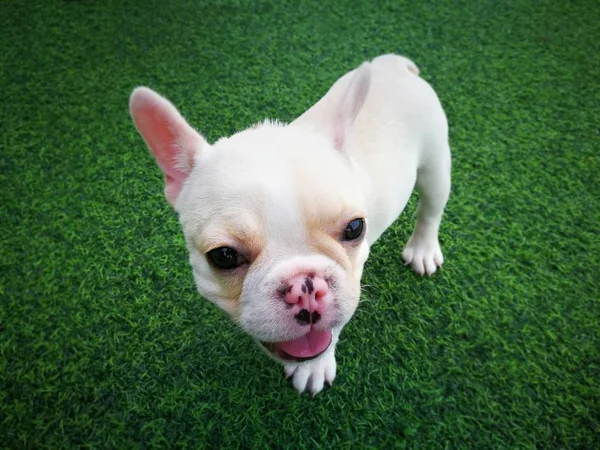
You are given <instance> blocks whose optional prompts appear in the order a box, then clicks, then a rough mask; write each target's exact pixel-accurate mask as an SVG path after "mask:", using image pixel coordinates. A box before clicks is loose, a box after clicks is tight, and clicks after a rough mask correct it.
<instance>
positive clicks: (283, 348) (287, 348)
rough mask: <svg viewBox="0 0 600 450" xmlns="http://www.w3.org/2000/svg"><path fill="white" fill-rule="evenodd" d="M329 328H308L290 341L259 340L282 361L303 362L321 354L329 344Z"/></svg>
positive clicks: (330, 337)
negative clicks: (303, 333)
mask: <svg viewBox="0 0 600 450" xmlns="http://www.w3.org/2000/svg"><path fill="white" fill-rule="evenodd" d="M331 340H332V336H331V330H324V331H318V330H310V331H309V332H308V333H306V334H305V335H304V336H301V337H299V338H297V339H292V340H291V341H282V342H261V344H262V345H263V347H265V348H266V349H267V350H269V351H270V352H271V353H272V354H273V355H274V356H276V357H277V358H279V359H281V360H283V361H295V362H303V361H309V360H311V359H314V358H316V357H317V356H319V355H321V354H322V353H323V352H324V351H325V350H327V349H328V348H329V346H330V345H331Z"/></svg>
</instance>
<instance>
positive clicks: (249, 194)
mask: <svg viewBox="0 0 600 450" xmlns="http://www.w3.org/2000/svg"><path fill="white" fill-rule="evenodd" d="M129 105H130V111H131V115H132V117H133V121H134V122H135V125H136V127H137V129H138V131H139V132H140V134H141V135H142V137H143V138H144V140H145V141H146V144H147V145H148V147H149V148H150V150H151V152H152V153H153V154H154V157H155V158H156V162H157V164H158V166H159V167H160V169H161V170H162V171H163V173H164V176H165V194H166V197H167V200H168V202H169V203H170V204H171V206H172V207H173V208H174V209H175V211H176V212H177V213H178V215H179V220H180V222H181V225H182V228H183V233H184V236H185V241H186V245H187V248H188V250H189V256H190V263H191V266H192V270H193V274H194V280H195V282H196V285H197V288H198V291H199V292H200V294H201V295H202V296H204V297H205V298H207V299H209V300H211V301H212V302H214V303H216V304H217V305H218V306H219V307H220V308H222V309H223V310H225V311H226V312H227V313H228V314H229V315H230V316H231V318H232V319H233V320H234V321H235V322H237V323H238V324H239V325H240V326H241V327H242V328H243V329H244V330H245V331H246V332H247V333H248V334H249V335H250V336H252V337H253V338H254V339H255V340H256V342H257V343H258V345H259V346H260V347H261V348H262V349H263V350H264V351H265V352H266V353H267V354H268V355H270V356H271V357H273V358H274V359H276V360H278V361H280V362H281V363H283V365H284V371H285V373H286V375H287V376H288V377H290V376H291V377H293V380H292V382H293V385H294V387H295V388H296V389H297V390H298V391H300V392H303V391H310V392H311V393H312V394H313V395H315V394H316V393H318V392H320V391H321V390H322V389H323V386H324V383H325V382H328V383H329V384H331V383H332V382H333V380H334V378H335V374H336V360H335V347H336V344H337V341H338V337H339V335H340V332H341V330H342V328H343V327H344V325H346V323H347V322H348V321H349V320H350V318H351V317H352V315H353V313H354V311H355V310H356V307H357V305H358V301H359V296H360V280H361V275H362V271H363V266H364V264H365V261H366V260H367V256H368V255H369V247H370V246H371V245H372V244H373V243H374V242H375V241H376V240H377V239H378V238H379V236H380V235H381V234H382V233H383V232H384V231H385V229H386V228H388V227H389V226H390V225H391V224H392V222H394V220H395V219H396V218H397V217H398V215H399V214H400V213H401V212H402V210H403V209H404V207H405V205H406V203H407V201H408V199H409V197H410V195H411V193H412V191H413V187H416V189H417V190H418V192H419V194H420V196H419V205H418V209H417V221H416V226H415V229H414V232H413V234H412V236H411V238H410V239H409V241H408V243H407V245H406V248H405V249H404V251H403V253H402V257H403V259H404V262H405V263H406V264H410V265H411V266H412V268H413V269H414V270H415V271H416V272H417V273H419V274H429V275H431V274H433V273H434V272H435V271H436V268H437V267H439V266H441V265H442V262H443V256H442V252H441V249H440V245H439V242H438V229H439V226H440V221H441V218H442V214H443V210H444V207H445V205H446V202H447V199H448V196H449V192H450V165H451V162H450V148H449V145H448V125H447V121H446V116H445V114H444V111H443V109H442V106H441V104H440V101H439V99H438V97H437V95H436V94H435V92H434V91H433V89H432V88H431V87H430V85H429V84H428V83H427V82H425V81H424V80H423V79H422V78H420V77H419V70H418V69H417V67H416V66H415V64H414V63H413V62H411V61H410V60H408V59H407V58H405V57H402V56H398V55H384V56H379V57H377V58H375V59H374V60H373V61H371V62H365V63H363V64H362V65H361V66H360V67H359V68H357V69H355V70H353V71H351V72H349V73H347V74H346V75H344V76H343V77H341V78H340V79H339V80H338V81H337V82H336V83H335V84H334V85H333V86H332V87H331V89H330V90H329V92H327V94H326V95H325V96H324V97H323V98H322V99H321V100H319V101H318V102H317V103H316V104H315V105H314V106H313V107H312V108H310V109H309V110H308V111H306V112H305V113H304V114H303V115H302V116H300V117H299V118H298V119H296V120H295V121H293V122H292V123H290V124H283V123H280V122H276V121H270V120H266V121H264V122H262V123H259V124H257V125H254V126H252V127H250V128H248V129H247V130H244V131H242V132H239V133H236V134H234V135H233V136H230V137H224V138H221V139H219V140H218V141H217V142H215V143H214V144H213V145H210V144H209V143H208V142H207V141H206V140H205V139H204V138H203V137H202V135H200V134H199V133H198V132H197V131H195V130H194V129H193V128H192V127H191V126H190V125H188V123H187V122H186V121H185V119H184V118H183V117H182V116H181V115H180V114H179V112H178V111H177V109H175V107H174V106H173V105H172V104H171V103H170V102H169V101H168V100H166V99H165V98H163V97H161V96H160V95H158V94H157V93H155V92H154V91H152V90H150V89H148V88H145V87H139V88H137V89H135V90H134V91H133V94H132V95H131V99H130V104H129Z"/></svg>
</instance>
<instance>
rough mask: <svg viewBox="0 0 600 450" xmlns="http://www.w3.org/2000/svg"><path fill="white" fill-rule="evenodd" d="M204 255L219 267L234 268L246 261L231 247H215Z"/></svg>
mask: <svg viewBox="0 0 600 450" xmlns="http://www.w3.org/2000/svg"><path fill="white" fill-rule="evenodd" d="M206 257H207V259H208V261H209V262H210V263H212V264H213V265H214V266H215V267H218V268H219V269H235V268H236V267H238V266H241V265H242V264H244V263H245V262H246V259H245V258H244V257H243V256H242V255H240V254H239V253H238V252H237V250H234V249H233V248H231V247H219V248H215V249H214V250H211V251H210V252H208V253H207V254H206Z"/></svg>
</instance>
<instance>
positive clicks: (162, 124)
mask: <svg viewBox="0 0 600 450" xmlns="http://www.w3.org/2000/svg"><path fill="white" fill-rule="evenodd" d="M129 111H130V112H131V117H132V118H133V122H134V123H135V126H136V128H137V129H138V131H139V132H140V134H141V135H142V137H143V138H144V140H145V141H146V144H147V145H148V148H149V149H150V151H151V152H152V154H153V155H154V157H155V158H156V163H157V164H158V167H160V169H161V170H162V171H163V173H164V174H165V196H166V197H167V200H168V202H169V203H170V204H171V206H173V207H174V206H175V202H176V201H177V198H178V197H179V194H180V193H181V188H182V187H183V182H184V181H185V179H186V178H187V177H188V175H189V174H190V172H191V171H192V168H193V167H194V157H195V155H196V153H197V152H198V151H201V150H202V148H205V147H206V146H208V143H207V142H206V140H205V139H204V138H203V137H202V136H201V135H200V134H199V133H198V132H197V131H196V130H194V129H193V128H192V127H191V126H190V125H188V123H187V122H186V121H185V119H184V118H183V117H182V116H181V114H179V112H178V111H177V109H176V108H175V106H173V104H172V103H171V102H169V101H168V100H167V99H166V98H164V97H162V96H160V95H159V94H157V93H156V92H154V91H153V90H151V89H148V88H146V87H138V88H136V89H135V90H134V91H133V93H132V94H131V98H130V99H129Z"/></svg>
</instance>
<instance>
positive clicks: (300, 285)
mask: <svg viewBox="0 0 600 450" xmlns="http://www.w3.org/2000/svg"><path fill="white" fill-rule="evenodd" d="M331 296H332V295H331V292H330V291H329V286H328V285H327V282H326V281H325V280H324V279H323V278H322V277H320V276H319V275H308V276H307V275H306V274H303V275H296V276H295V277H294V278H292V279H290V280H289V284H288V287H287V289H286V291H285V294H284V297H283V298H284V300H285V302H286V303H287V304H289V305H290V306H291V307H293V308H294V310H295V312H298V315H297V317H296V318H297V319H298V320H299V321H301V322H302V321H303V322H306V323H313V324H314V323H316V322H318V321H319V319H320V318H321V314H322V313H323V311H324V310H325V308H326V306H327V303H329V302H330V300H331V298H330V297H331Z"/></svg>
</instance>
